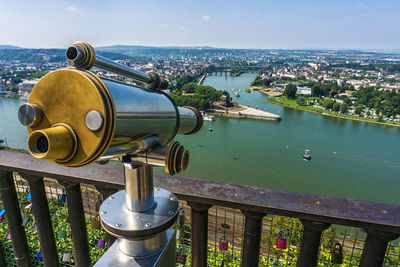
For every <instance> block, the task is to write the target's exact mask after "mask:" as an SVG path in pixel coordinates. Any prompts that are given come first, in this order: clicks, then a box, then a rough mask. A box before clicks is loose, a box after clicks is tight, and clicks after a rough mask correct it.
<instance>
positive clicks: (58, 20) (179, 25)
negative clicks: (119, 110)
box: [0, 0, 400, 49]
mask: <svg viewBox="0 0 400 267" xmlns="http://www.w3.org/2000/svg"><path fill="white" fill-rule="evenodd" d="M0 25H1V26H0V44H3V45H6V44H7V45H17V46H21V47H29V48H65V47H68V45H69V44H71V43H74V42H76V41H87V42H89V43H91V44H92V45H93V46H106V45H116V44H122V45H149V46H212V47H222V48H261V49H313V48H325V49H400V1H399V0H261V1H251V0H246V1H244V0H241V1H237V0H230V1H224V0H201V1H192V0H164V1H161V0H152V1H146V0H142V1H136V0H97V1H94V0H80V1H78V0H51V1H50V0H35V1H32V0H0Z"/></svg>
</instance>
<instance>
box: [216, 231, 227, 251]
mask: <svg viewBox="0 0 400 267" xmlns="http://www.w3.org/2000/svg"><path fill="white" fill-rule="evenodd" d="M228 247H229V243H228V241H227V240H226V239H225V235H223V236H221V238H220V239H219V247H218V248H219V250H221V251H227V250H228Z"/></svg>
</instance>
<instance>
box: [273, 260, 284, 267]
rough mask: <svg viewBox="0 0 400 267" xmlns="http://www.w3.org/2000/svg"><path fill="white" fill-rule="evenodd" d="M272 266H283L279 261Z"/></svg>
mask: <svg viewBox="0 0 400 267" xmlns="http://www.w3.org/2000/svg"><path fill="white" fill-rule="evenodd" d="M272 266H273V267H276V266H279V267H282V264H281V262H280V261H279V260H275V261H274V262H273V263H272Z"/></svg>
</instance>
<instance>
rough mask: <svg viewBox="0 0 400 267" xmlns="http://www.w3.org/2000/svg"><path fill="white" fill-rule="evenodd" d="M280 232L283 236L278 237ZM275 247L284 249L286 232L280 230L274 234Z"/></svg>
mask: <svg viewBox="0 0 400 267" xmlns="http://www.w3.org/2000/svg"><path fill="white" fill-rule="evenodd" d="M280 234H283V237H282V235H281V237H280ZM276 248H279V249H286V234H285V232H284V231H282V230H281V231H278V233H277V234H276Z"/></svg>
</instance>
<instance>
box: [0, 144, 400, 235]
mask: <svg viewBox="0 0 400 267" xmlns="http://www.w3.org/2000/svg"><path fill="white" fill-rule="evenodd" d="M0 169H3V170H12V171H16V172H28V173H31V174H34V175H38V176H45V177H54V178H59V179H63V180H66V181H74V182H79V183H87V184H95V185H100V186H103V187H106V188H114V189H122V188H123V184H124V181H123V168H122V167H121V168H118V167H111V166H101V165H98V164H92V165H90V166H88V167H84V168H76V169H75V168H65V167H61V166H57V165H55V164H52V163H50V162H48V161H45V160H37V159H34V158H33V157H31V156H30V155H27V154H22V153H18V152H9V151H0ZM154 185H155V186H157V187H161V188H165V189H167V190H169V191H171V192H173V193H174V194H176V195H177V197H179V198H180V199H183V200H188V201H192V202H199V203H204V204H210V205H220V206H225V207H232V208H236V209H241V210H249V211H255V212H261V213H267V214H268V213H269V214H271V213H272V214H276V215H284V216H289V217H296V218H301V219H308V220H313V221H318V222H326V223H331V224H342V225H348V226H354V227H362V228H375V229H377V230H379V231H385V232H391V233H396V234H400V205H391V204H382V203H376V202H369V201H361V200H353V199H345V198H337V197H331V196H319V195H313V194H305V193H298V192H290V191H283V190H276V189H268V188H261V187H255V186H248V185H238V184H231V183H225V182H217V181H208V180H201V179H195V178H187V177H179V176H172V177H171V176H168V175H165V174H157V173H156V174H155V175H154Z"/></svg>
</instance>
